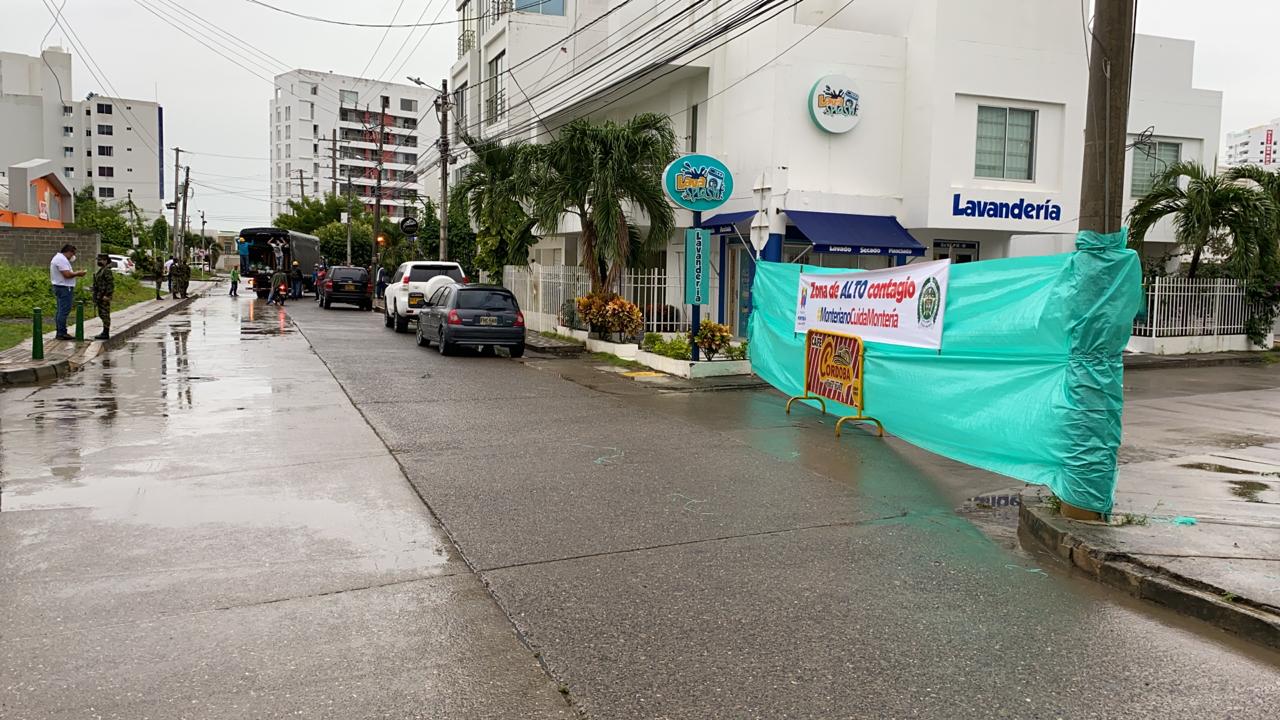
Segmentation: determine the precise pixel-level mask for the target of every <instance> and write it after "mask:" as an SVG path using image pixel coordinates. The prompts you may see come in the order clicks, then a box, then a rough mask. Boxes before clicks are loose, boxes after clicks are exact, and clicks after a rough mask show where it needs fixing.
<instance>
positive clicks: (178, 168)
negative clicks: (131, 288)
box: [156, 148, 182, 265]
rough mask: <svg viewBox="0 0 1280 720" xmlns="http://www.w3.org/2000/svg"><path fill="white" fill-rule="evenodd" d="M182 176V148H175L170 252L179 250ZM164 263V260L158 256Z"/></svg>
mask: <svg viewBox="0 0 1280 720" xmlns="http://www.w3.org/2000/svg"><path fill="white" fill-rule="evenodd" d="M180 177H182V148H174V149H173V242H172V243H171V244H170V247H169V249H170V252H171V254H172V253H176V252H177V251H178V231H179V229H181V227H182V226H181V225H179V224H178V193H179V192H180V191H181V189H182V183H181V181H180V180H179V178H180ZM156 259H157V260H159V261H160V263H161V264H162V265H163V264H164V261H163V260H160V259H159V258H156Z"/></svg>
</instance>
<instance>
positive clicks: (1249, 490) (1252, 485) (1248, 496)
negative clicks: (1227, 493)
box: [1227, 480, 1271, 503]
mask: <svg viewBox="0 0 1280 720" xmlns="http://www.w3.org/2000/svg"><path fill="white" fill-rule="evenodd" d="M1227 484H1228V485H1230V486H1231V494H1232V495H1235V496H1236V497H1238V498H1240V499H1242V500H1244V501H1245V502H1251V503H1266V502H1267V501H1266V500H1263V499H1262V498H1260V497H1258V493H1260V492H1265V491H1267V490H1270V489H1271V486H1270V485H1268V484H1266V483H1263V482H1257V481H1256V480H1231V481H1229V482H1228V483H1227Z"/></svg>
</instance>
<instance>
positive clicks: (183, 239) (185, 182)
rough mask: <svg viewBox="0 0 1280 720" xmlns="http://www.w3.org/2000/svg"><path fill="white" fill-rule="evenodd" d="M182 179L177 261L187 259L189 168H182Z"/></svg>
mask: <svg viewBox="0 0 1280 720" xmlns="http://www.w3.org/2000/svg"><path fill="white" fill-rule="evenodd" d="M183 171H184V172H183V175H184V177H183V178H182V226H181V230H180V231H179V233H178V246H177V250H178V259H179V260H186V259H187V234H186V233H187V196H188V195H190V194H191V166H190V165H188V166H186V167H185V168H183Z"/></svg>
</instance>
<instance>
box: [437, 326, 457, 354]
mask: <svg viewBox="0 0 1280 720" xmlns="http://www.w3.org/2000/svg"><path fill="white" fill-rule="evenodd" d="M436 348H437V349H438V350H439V351H440V354H441V355H452V354H454V353H455V352H457V346H456V345H454V344H453V343H451V342H449V341H448V340H445V338H444V330H441V331H440V336H439V337H438V338H437V339H436Z"/></svg>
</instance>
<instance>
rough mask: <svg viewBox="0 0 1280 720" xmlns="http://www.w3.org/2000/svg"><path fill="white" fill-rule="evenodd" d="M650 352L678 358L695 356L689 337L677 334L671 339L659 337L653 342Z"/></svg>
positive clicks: (685, 358)
mask: <svg viewBox="0 0 1280 720" xmlns="http://www.w3.org/2000/svg"><path fill="white" fill-rule="evenodd" d="M650 352H653V353H655V354H657V355H663V356H665V357H669V358H675V359H676V360H688V359H690V358H691V357H692V356H693V353H692V351H691V350H690V347H689V339H688V338H686V337H685V336H684V335H677V336H676V337H673V338H671V339H670V340H662V339H659V340H658V341H657V342H655V343H654V344H653V349H652V350H651V351H650Z"/></svg>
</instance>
